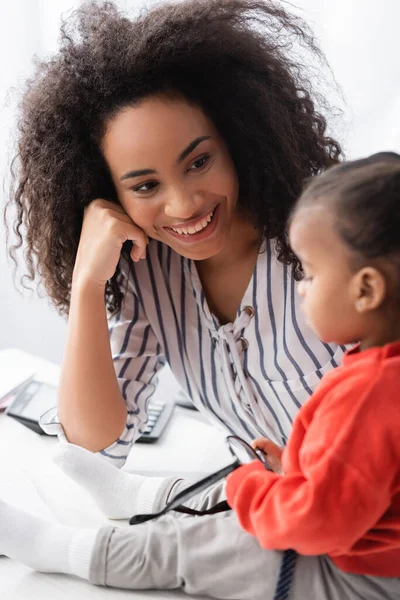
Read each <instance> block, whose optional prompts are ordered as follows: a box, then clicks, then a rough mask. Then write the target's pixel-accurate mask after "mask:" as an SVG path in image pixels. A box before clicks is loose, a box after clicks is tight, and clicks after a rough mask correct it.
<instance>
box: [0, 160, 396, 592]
mask: <svg viewBox="0 0 400 600" xmlns="http://www.w3.org/2000/svg"><path fill="white" fill-rule="evenodd" d="M399 198H400V156H398V155H395V154H392V153H383V154H377V155H375V156H372V157H370V158H368V159H363V160H358V161H355V162H349V163H344V164H342V165H340V166H336V167H333V168H332V169H330V170H328V171H327V172H326V173H325V174H324V175H322V176H320V177H318V178H315V179H314V180H312V182H311V183H310V185H309V186H308V187H307V188H306V190H305V191H304V193H303V195H302V196H301V198H300V200H299V202H298V203H297V206H296V208H295V210H294V213H293V215H292V217H291V223H290V242H291V245H292V247H293V249H294V251H295V252H296V253H297V254H298V256H299V258H300V259H301V261H302V264H303V267H304V271H305V277H304V279H303V281H302V282H301V284H300V289H299V291H300V294H301V296H302V297H303V298H304V301H303V305H304V310H305V313H306V315H307V318H308V320H309V322H310V324H311V325H312V327H313V328H315V330H316V332H317V333H318V335H319V336H320V337H321V338H322V340H325V341H332V340H333V341H335V342H336V343H340V344H352V343H356V342H357V343H358V345H357V346H355V347H354V348H353V349H352V350H351V351H349V352H348V353H347V355H346V356H345V359H344V365H343V366H342V367H339V368H338V369H336V370H335V371H333V372H332V373H330V374H328V375H326V376H325V377H324V378H323V381H322V382H321V384H320V386H319V387H318V389H317V390H316V392H315V393H314V395H313V396H312V398H311V399H310V400H309V401H308V402H307V403H306V405H305V406H304V408H302V409H301V410H300V412H299V414H298V416H297V418H296V420H295V423H294V427H293V433H292V435H291V437H290V439H289V442H288V446H287V449H286V450H285V451H284V453H283V457H282V465H283V471H284V474H283V475H277V474H275V473H270V472H267V471H266V470H265V469H264V467H263V466H262V465H261V463H252V464H250V465H246V466H243V467H241V468H239V469H238V470H237V471H235V472H234V473H233V474H232V475H230V477H229V479H228V484H227V496H228V501H229V503H230V504H231V506H232V507H233V509H234V511H235V512H236V513H237V515H238V517H239V521H240V523H241V525H242V526H243V527H244V529H246V530H248V531H249V532H250V533H251V534H252V536H254V537H252V536H249V535H247V534H246V533H244V532H243V530H241V529H240V528H239V527H238V524H237V521H236V515H235V514H234V513H226V514H225V515H224V516H222V515H214V516H212V517H203V518H184V519H179V518H175V517H172V516H171V517H164V518H161V519H159V520H158V521H155V522H152V523H146V524H143V525H137V526H135V527H133V528H130V529H118V528H114V527H112V526H106V527H104V528H102V529H100V530H99V531H97V530H76V529H73V528H69V527H63V526H61V525H53V524H48V523H44V522H41V521H39V520H37V519H35V518H33V517H31V516H28V515H25V514H23V513H21V512H19V511H17V510H15V509H14V508H12V507H10V506H7V505H5V504H1V505H0V552H3V553H4V554H6V555H8V556H10V557H12V558H14V559H16V560H20V561H22V562H24V563H26V564H28V565H30V566H32V567H33V568H35V569H37V570H40V571H51V572H62V573H70V574H74V575H77V576H80V577H83V578H85V579H88V580H89V581H91V582H92V583H95V584H100V585H108V586H115V587H125V588H130V589H139V588H176V587H182V588H184V589H185V591H187V592H188V593H202V594H208V595H210V596H213V597H216V598H230V599H232V598H237V599H240V600H245V599H249V600H250V599H252V600H254V599H257V600H258V599H260V600H261V598H262V599H263V600H272V597H273V592H274V589H275V586H276V581H277V577H278V573H279V570H280V566H281V560H282V551H285V550H288V549H293V550H295V551H297V552H298V554H299V556H298V558H297V562H296V565H295V571H294V576H293V580H292V581H291V591H290V598H291V600H305V599H306V598H307V599H308V598H310V599H314V598H315V599H317V598H318V600H324V599H326V600H328V599H329V600H344V599H349V600H355V599H357V600H378V599H379V600H381V599H382V598H387V599H393V600H394V599H399V598H400V436H399V429H398V427H399V425H398V424H399V419H400V391H399V390H400V236H399V233H398V232H399V230H400V211H399ZM257 445H258V446H259V447H261V448H267V451H269V450H270V445H269V443H268V441H267V440H265V441H263V440H258V441H257ZM77 450H78V452H80V453H85V452H86V453H87V454H88V456H91V457H92V459H93V460H95V461H99V459H98V458H97V457H96V456H93V455H90V453H88V452H87V451H85V450H83V449H82V448H77ZM106 467H107V468H108V469H114V470H115V471H116V472H117V473H119V474H121V471H119V470H118V469H116V468H115V467H113V466H111V465H109V464H106ZM92 475H93V476H94V477H96V473H95V471H93V473H92ZM125 476H126V477H128V478H129V475H128V474H125ZM221 493H222V492H221ZM216 500H217V497H216V489H214V490H213V491H212V492H211V493H210V494H209V495H208V497H206V498H202V500H201V501H200V502H199V503H198V504H199V506H198V507H199V508H200V507H201V505H202V506H203V507H204V505H206V504H207V503H208V504H210V503H214V502H215V501H216ZM127 501H128V499H127ZM165 502H166V498H163V499H161V500H160V502H159V507H158V508H159V509H161V508H162V506H163V505H165ZM258 542H259V543H258ZM264 548H265V549H264ZM285 554H286V555H287V553H285Z"/></svg>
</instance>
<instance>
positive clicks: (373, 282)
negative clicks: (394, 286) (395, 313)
mask: <svg viewBox="0 0 400 600" xmlns="http://www.w3.org/2000/svg"><path fill="white" fill-rule="evenodd" d="M353 286H354V287H353V290H354V308H355V309H356V311H357V312H358V313H366V312H369V311H371V310H375V309H376V308H378V307H379V306H380V305H381V304H382V302H383V301H384V299H385V296H386V281H385V278H384V276H383V274H382V273H381V272H380V271H378V269H376V268H375V267H363V268H362V269H360V270H359V271H358V273H356V275H355V276H354V280H353Z"/></svg>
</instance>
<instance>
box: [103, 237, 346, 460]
mask: <svg viewBox="0 0 400 600" xmlns="http://www.w3.org/2000/svg"><path fill="white" fill-rule="evenodd" d="M121 285H122V286H123V289H124V290H125V300H124V303H123V306H122V309H121V310H120V312H119V313H118V314H117V315H115V316H114V317H112V318H111V319H110V323H109V330H110V341H111V349H112V355H113V360H114V365H115V370H116V373H117V377H118V381H119V384H120V389H121V392H122V395H123V397H124V399H125V402H126V404H127V408H128V413H127V414H128V418H127V423H126V428H125V431H124V432H123V434H122V435H121V437H120V438H119V439H118V440H116V442H115V443H113V444H112V445H111V446H109V447H108V448H106V449H104V450H103V451H101V454H102V455H103V457H104V458H105V459H108V460H110V461H111V462H114V463H115V464H116V465H117V466H122V464H123V463H124V462H125V459H126V458H127V455H128V453H129V450H130V447H131V445H132V443H133V442H134V441H135V439H136V438H137V437H138V436H139V435H140V433H141V432H142V431H143V429H144V428H145V422H146V410H147V406H148V403H149V399H150V397H151V395H152V394H153V392H154V390H155V387H156V384H157V372H158V370H159V369H160V368H161V367H162V366H163V365H164V364H165V363H166V362H167V363H168V364H169V365H170V367H171V370H172V372H173V374H174V375H175V377H176V379H177V381H178V382H179V383H180V385H181V386H182V388H183V389H184V390H185V392H186V393H187V394H188V396H189V397H190V398H191V399H192V401H193V403H194V404H195V406H196V407H197V408H198V409H200V410H201V411H204V412H205V413H207V415H208V417H209V419H210V420H211V421H212V422H214V423H215V424H217V425H219V426H221V427H223V428H224V429H225V431H227V432H230V433H235V434H237V435H240V436H241V437H243V438H244V439H246V440H251V439H254V438H255V437H259V436H268V437H269V438H270V439H272V440H273V441H275V442H276V443H278V444H279V445H282V444H285V443H286V440H287V438H288V436H289V433H290V430H291V426H292V421H293V418H294V417H295V415H296V413H297V411H298V409H299V408H300V407H301V405H302V404H303V403H304V402H305V401H306V400H307V398H308V397H309V396H310V394H311V393H312V392H313V390H314V389H315V387H316V386H317V384H318V383H319V381H320V379H321V377H322V376H323V374H324V373H326V372H328V371H329V370H331V369H332V368H333V367H336V366H337V365H338V364H339V363H340V362H341V359H342V355H343V353H344V351H345V348H344V347H342V346H334V345H328V344H324V343H322V342H321V341H319V340H318V338H317V337H316V336H315V334H314V333H313V332H312V330H311V329H310V327H309V326H308V325H307V324H306V322H305V319H304V316H303V314H302V312H301V310H300V298H299V296H298V294H297V292H296V289H295V281H294V280H293V278H292V277H291V274H290V268H289V267H287V266H285V265H283V264H281V263H280V262H278V261H277V259H276V256H275V252H274V247H273V244H272V243H271V242H269V241H267V242H266V243H265V244H264V247H263V250H262V251H261V252H260V254H259V256H258V259H257V264H256V267H255V270H254V273H253V276H252V279H251V281H250V283H249V285H248V288H247V290H246V292H245V294H244V297H243V299H242V302H241V304H240V306H239V309H238V312H237V317H236V320H235V322H234V323H228V324H225V325H220V324H219V322H218V320H217V319H216V318H215V316H214V315H213V314H212V313H211V312H210V309H209V307H208V305H207V301H206V298H205V295H204V291H203V289H202V286H201V283H200V280H199V277H198V273H197V270H196V266H195V263H194V262H193V261H192V260H189V259H186V258H184V257H182V256H180V255H178V254H176V253H175V252H174V251H173V250H171V248H169V247H168V246H165V245H163V244H161V243H160V242H156V241H151V242H150V244H149V246H148V252H147V259H146V260H143V261H141V262H140V263H136V264H134V263H130V264H127V262H126V261H125V260H124V261H122V260H121Z"/></svg>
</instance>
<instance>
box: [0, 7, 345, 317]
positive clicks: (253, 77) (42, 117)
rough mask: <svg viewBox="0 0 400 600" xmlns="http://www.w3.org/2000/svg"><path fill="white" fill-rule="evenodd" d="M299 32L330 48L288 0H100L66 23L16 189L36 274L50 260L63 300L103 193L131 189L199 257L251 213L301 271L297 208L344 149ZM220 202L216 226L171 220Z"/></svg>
mask: <svg viewBox="0 0 400 600" xmlns="http://www.w3.org/2000/svg"><path fill="white" fill-rule="evenodd" d="M296 43H300V45H302V47H303V50H305V49H306V48H308V50H309V51H310V52H311V54H312V55H314V56H317V57H319V58H322V55H321V53H320V52H319V51H318V49H317V48H316V46H315V45H314V41H313V38H312V36H311V34H310V33H309V31H308V30H307V27H306V26H305V25H304V24H303V23H302V22H301V21H300V20H299V19H298V18H296V17H293V16H290V15H289V14H288V13H286V12H285V11H284V10H283V9H282V8H281V6H280V5H278V4H275V3H274V2H273V0H267V1H255V0H254V1H253V0H186V1H183V2H178V3H172V4H171V3H167V4H165V5H161V6H159V7H157V8H154V9H151V10H149V11H148V12H146V13H144V14H143V15H142V16H139V17H137V18H135V19H133V20H131V19H128V18H126V17H125V16H123V15H122V14H120V13H119V12H118V10H117V9H116V7H115V6H114V5H113V4H112V3H110V2H105V3H100V4H99V3H88V4H86V5H84V6H83V7H81V8H80V9H79V10H78V11H77V12H76V13H75V14H74V16H73V17H72V19H71V20H69V21H68V22H67V23H66V24H64V26H63V28H62V32H61V48H60V51H59V53H58V54H57V55H56V56H55V57H54V58H52V59H51V60H48V61H45V62H42V63H40V64H39V65H38V67H37V72H36V75H35V77H34V78H33V79H32V80H31V81H30V82H29V83H28V87H27V90H26V93H25V96H24V99H23V103H22V107H21V116H20V122H19V140H18V154H17V161H16V163H15V165H16V171H15V177H14V191H13V196H12V199H11V203H14V204H15V206H16V209H17V221H16V223H15V225H14V229H15V230H16V231H17V233H19V231H20V228H21V225H23V226H24V227H25V228H26V256H27V260H28V269H29V274H30V277H31V278H32V279H33V278H34V276H35V262H37V264H38V270H39V273H40V274H41V276H42V278H43V280H44V283H45V286H46V289H47V291H48V293H49V295H50V297H51V298H52V300H53V301H54V303H55V304H56V306H58V308H59V309H60V310H61V311H64V312H66V311H67V310H68V306H69V298H70V286H71V279H72V271H73V266H74V261H75V256H76V251H77V247H78V242H79V236H80V231H81V224H82V217H83V210H84V208H85V207H86V206H87V205H88V204H89V203H90V202H91V201H92V200H93V199H95V198H105V199H107V200H111V201H114V202H120V203H121V204H122V206H123V207H124V208H125V210H126V211H127V212H128V214H129V215H130V217H131V218H132V220H133V221H134V222H135V223H136V224H137V225H139V226H140V227H141V228H143V229H144V230H145V231H146V233H147V234H148V235H149V236H150V237H154V238H156V239H159V240H161V241H163V242H165V243H166V244H168V245H170V246H171V247H173V248H174V249H175V250H176V251H177V252H179V253H180V254H182V255H184V256H188V257H191V258H195V259H204V258H208V257H211V256H213V255H215V254H216V253H218V252H219V251H220V249H221V247H222V246H223V244H224V240H225V239H226V234H227V232H228V230H229V228H230V225H231V222H232V219H234V218H236V219H237V218H238V216H239V214H240V218H246V219H248V220H250V221H251V222H252V223H254V225H255V226H256V227H257V228H258V229H259V230H260V233H263V234H265V235H267V236H268V237H271V238H275V239H276V242H277V249H278V258H279V259H280V260H281V261H282V262H285V263H287V264H290V265H292V266H293V269H294V271H295V273H296V272H297V273H298V261H297V259H296V257H295V256H294V255H293V253H292V251H291V249H290V247H289V245H288V243H287V236H286V231H285V224H286V221H287V217H288V215H289V213H290V210H291V208H292V206H293V203H294V201H295V199H296V197H297V196H298V195H299V193H300V191H301V187H302V183H303V181H304V179H305V178H306V177H309V176H310V175H313V174H315V173H318V172H319V171H320V170H321V169H324V168H325V167H327V166H330V165H331V164H334V163H336V162H337V161H338V158H339V155H340V148H339V145H338V144H337V143H336V142H335V141H334V140H332V139H331V138H330V137H328V136H327V135H326V133H325V120H324V118H323V117H322V116H321V115H320V114H319V113H318V112H317V110H316V108H315V106H314V102H313V98H312V97H311V95H310V84H309V81H308V80H307V76H306V75H304V73H307V69H308V64H307V65H305V66H304V67H303V66H302V65H300V64H295V63H294V62H293V61H292V59H291V58H290V49H291V48H292V46H293V44H296ZM203 138H206V139H203ZM138 171H139V173H138ZM132 172H135V173H134V174H133V175H132ZM129 173H130V174H131V175H130V176H129V177H127V175H128V174H129ZM218 206H219V209H218V210H219V211H220V214H219V218H220V221H219V229H218V231H217V232H216V234H215V235H214V236H213V238H212V239H211V238H210V239H201V236H198V238H199V239H198V243H197V242H196V244H191V243H190V241H189V243H187V241H184V240H183V239H182V237H179V233H178V234H177V235H174V234H173V232H171V227H172V228H175V229H178V230H185V229H186V230H189V227H190V225H191V221H192V220H193V219H195V220H198V218H199V217H203V216H204V218H205V220H206V221H207V219H208V218H209V217H210V215H211V214H212V212H213V210H214V209H215V208H216V207H218ZM185 224H187V227H185ZM168 228H169V229H168ZM21 242H22V240H21V237H20V243H19V245H18V244H17V246H16V247H14V251H15V249H17V248H18V247H19V246H20V245H21ZM11 250H12V253H13V249H11ZM296 270H297V271H296ZM117 282H118V269H117V272H116V274H115V276H114V278H113V280H112V281H111V282H110V283H109V284H108V286H107V289H106V296H107V301H108V305H109V307H114V308H117V307H118V306H119V304H120V301H121V294H120V290H119V288H118V283H117Z"/></svg>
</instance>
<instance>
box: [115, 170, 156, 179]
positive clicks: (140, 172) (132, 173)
mask: <svg viewBox="0 0 400 600" xmlns="http://www.w3.org/2000/svg"><path fill="white" fill-rule="evenodd" d="M155 173H157V171H154V169H139V170H138V171H128V173H125V175H122V177H120V181H124V179H131V177H141V176H142V175H154V174H155Z"/></svg>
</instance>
